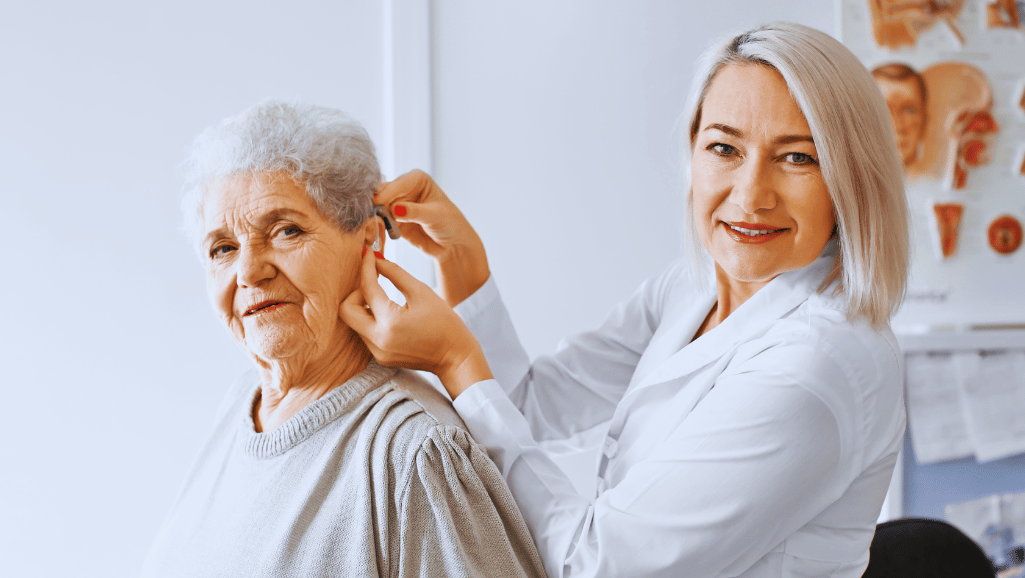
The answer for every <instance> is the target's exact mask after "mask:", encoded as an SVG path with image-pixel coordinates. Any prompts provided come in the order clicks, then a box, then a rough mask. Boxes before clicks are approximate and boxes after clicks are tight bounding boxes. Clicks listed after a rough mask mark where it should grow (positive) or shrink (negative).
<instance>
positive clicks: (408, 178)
mask: <svg viewBox="0 0 1025 578" xmlns="http://www.w3.org/2000/svg"><path fill="white" fill-rule="evenodd" d="M438 193H441V189H439V188H438V186H437V185H436V184H434V180H433V179H431V177H430V175H428V174H427V173H425V172H423V171H421V170H419V169H414V170H412V171H409V172H408V173H405V174H403V175H400V176H399V177H397V178H396V179H395V180H394V181H390V182H387V183H382V184H381V186H380V187H378V189H377V194H375V195H374V204H376V205H385V206H391V205H392V203H395V202H399V201H407V202H413V203H421V202H423V201H424V200H425V199H426V197H428V196H431V195H435V194H438ZM442 194H443V193H442Z"/></svg>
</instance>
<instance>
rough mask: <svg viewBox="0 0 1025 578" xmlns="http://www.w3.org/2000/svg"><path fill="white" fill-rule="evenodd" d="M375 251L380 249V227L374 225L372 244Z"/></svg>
mask: <svg viewBox="0 0 1025 578" xmlns="http://www.w3.org/2000/svg"><path fill="white" fill-rule="evenodd" d="M372 248H373V249H374V252H375V253H378V252H380V251H381V229H379V228H377V227H374V244H373V245H372Z"/></svg>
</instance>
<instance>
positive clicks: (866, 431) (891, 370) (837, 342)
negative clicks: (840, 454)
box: [730, 294, 904, 440]
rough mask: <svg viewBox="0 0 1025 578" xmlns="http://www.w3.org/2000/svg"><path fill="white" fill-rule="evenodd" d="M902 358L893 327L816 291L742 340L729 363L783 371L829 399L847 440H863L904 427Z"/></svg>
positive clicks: (799, 384) (737, 370) (742, 367)
mask: <svg viewBox="0 0 1025 578" xmlns="http://www.w3.org/2000/svg"><path fill="white" fill-rule="evenodd" d="M901 360H902V357H901V353H900V348H899V347H898V345H897V341H896V338H895V337H894V336H893V333H892V332H891V331H890V328H889V327H885V326H884V327H873V326H872V325H870V324H869V323H868V322H866V321H864V320H860V319H853V320H852V319H848V317H847V316H846V314H845V313H844V312H843V310H842V305H841V304H839V303H838V301H837V300H835V299H831V298H830V297H828V296H823V295H819V294H815V295H812V296H811V297H809V298H808V300H807V301H805V302H804V303H803V304H801V305H800V306H799V307H797V308H796V309H794V310H793V311H791V312H790V313H789V314H787V315H786V316H784V317H782V318H780V319H779V320H777V321H776V322H774V323H772V324H771V325H770V326H769V327H768V329H767V330H766V331H765V333H764V334H762V335H760V336H757V337H754V338H752V339H751V340H749V341H747V342H745V343H744V344H743V345H742V346H741V347H740V348H739V349H738V351H737V355H736V356H735V358H734V360H733V362H732V363H731V364H730V366H731V369H732V371H733V372H735V373H742V372H751V371H762V372H771V373H773V374H776V375H778V376H781V377H782V378H784V379H786V380H787V381H788V382H790V383H793V384H794V385H795V386H796V387H799V388H801V389H803V390H805V391H807V392H809V393H811V394H812V395H814V396H815V397H816V398H818V399H819V400H821V401H822V402H823V403H825V405H826V406H827V407H828V408H829V410H830V412H831V413H832V414H833V415H834V416H835V417H836V419H837V422H838V425H839V427H840V428H841V431H842V432H843V433H844V437H849V436H853V439H861V440H864V439H868V438H869V437H872V436H878V435H884V434H885V436H889V435H890V434H893V435H896V433H894V432H897V431H898V430H900V431H902V425H901V424H902V423H903V421H902V418H901V416H902V415H903V407H904V406H903V365H902V361H901ZM871 432H876V433H871Z"/></svg>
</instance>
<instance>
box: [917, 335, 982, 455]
mask: <svg viewBox="0 0 1025 578" xmlns="http://www.w3.org/2000/svg"><path fill="white" fill-rule="evenodd" d="M904 367H905V371H906V372H907V379H906V385H907V407H908V426H909V427H910V429H911V444H912V446H913V447H914V448H915V457H916V459H917V460H918V462H919V463H922V464H928V463H933V462H941V461H945V460H952V459H954V458H961V457H965V456H970V455H972V445H971V442H970V441H969V438H968V430H967V427H966V425H965V420H964V417H963V412H962V410H961V405H962V401H961V398H962V394H961V389H962V388H961V386H960V385H959V384H958V376H957V373H956V372H955V371H954V366H953V359H952V358H951V355H950V354H936V353H913V354H908V355H907V357H906V358H905V363H904Z"/></svg>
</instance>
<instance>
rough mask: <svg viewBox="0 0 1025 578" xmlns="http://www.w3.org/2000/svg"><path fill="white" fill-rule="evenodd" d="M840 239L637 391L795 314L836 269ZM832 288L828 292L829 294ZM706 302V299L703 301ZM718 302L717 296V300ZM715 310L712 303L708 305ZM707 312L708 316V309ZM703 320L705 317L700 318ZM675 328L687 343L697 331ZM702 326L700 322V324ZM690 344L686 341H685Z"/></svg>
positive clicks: (753, 299) (690, 346) (670, 361)
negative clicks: (834, 266)
mask: <svg viewBox="0 0 1025 578" xmlns="http://www.w3.org/2000/svg"><path fill="white" fill-rule="evenodd" d="M837 250H838V248H837V243H836V240H835V239H833V240H830V241H829V242H828V243H827V244H826V247H825V248H824V249H823V250H822V253H821V254H820V255H819V256H818V258H816V259H815V260H814V261H812V262H811V263H810V264H809V265H807V266H805V267H803V268H801V269H797V270H795V271H789V272H786V273H782V274H780V275H778V276H777V277H776V278H775V279H773V280H772V281H770V282H769V283H768V284H766V285H765V287H762V288H761V289H760V290H759V291H758V292H757V293H755V294H754V295H753V296H751V298H750V299H748V300H747V301H745V302H744V304H743V305H741V306H740V307H739V308H737V310H736V311H734V312H733V313H731V314H730V316H729V317H727V318H726V319H725V320H723V322H722V323H720V324H719V325H718V326H716V327H715V328H714V329H712V330H711V331H709V332H708V333H705V334H704V335H702V336H701V337H699V338H697V339H696V340H694V341H693V342H690V343H689V344H686V345H684V346H683V348H682V349H680V350H679V351H677V352H676V353H675V354H673V355H672V356H671V357H670V358H669V359H667V360H666V361H665V362H664V363H661V364H660V365H659V366H658V367H657V368H655V369H654V370H653V371H652V372H651V373H650V374H648V375H647V376H645V377H644V378H643V379H642V380H641V381H640V382H639V383H638V385H637V388H636V389H643V388H645V387H648V386H651V385H655V384H658V383H663V382H666V381H669V380H671V379H675V378H677V377H680V376H682V375H686V374H689V373H691V372H693V371H695V370H697V369H700V368H701V367H704V366H705V365H707V364H709V363H711V362H713V361H715V360H718V359H720V358H722V357H723V356H724V355H725V354H726V353H727V352H728V351H730V350H731V349H733V348H735V347H736V346H737V345H739V344H740V343H741V342H744V341H749V340H751V339H752V338H753V337H755V336H758V335H760V334H763V333H764V332H765V331H766V330H767V329H768V328H769V326H770V325H772V323H773V322H775V321H776V320H778V319H780V318H782V317H783V316H784V315H786V314H787V313H789V312H791V311H793V310H794V309H796V308H797V307H798V306H800V305H801V304H802V303H804V302H805V301H806V300H807V299H808V297H810V296H811V295H812V294H814V293H815V292H816V291H817V290H818V288H819V286H820V285H822V282H823V281H824V280H825V278H826V276H827V275H828V274H829V272H830V270H831V269H832V267H833V262H834V260H835V258H836V252H837ZM830 292H831V289H827V290H826V292H825V293H826V295H829V294H830ZM702 301H703V300H702ZM713 301H714V297H713ZM708 307H711V302H710V303H709V304H708ZM704 312H705V313H706V314H707V312H708V309H707V308H706V309H705V310H704ZM699 317H700V319H701V320H702V321H703V320H704V316H699ZM686 325H687V327H684V326H683V325H682V324H681V326H680V327H678V328H675V329H676V330H677V331H683V332H688V334H687V335H686V336H683V335H681V336H679V337H682V338H683V339H685V340H687V339H689V338H690V337H691V336H693V335H694V333H695V332H696V331H697V326H693V321H691V322H690V323H686ZM699 325H700V322H699ZM682 342H683V343H687V342H686V341H682Z"/></svg>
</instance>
